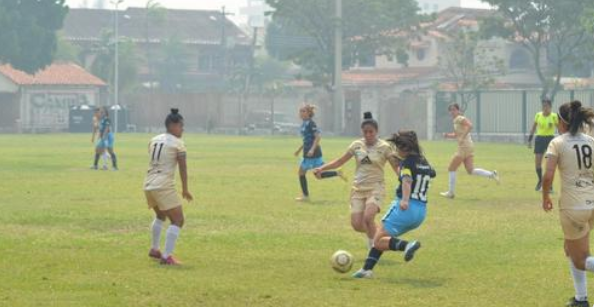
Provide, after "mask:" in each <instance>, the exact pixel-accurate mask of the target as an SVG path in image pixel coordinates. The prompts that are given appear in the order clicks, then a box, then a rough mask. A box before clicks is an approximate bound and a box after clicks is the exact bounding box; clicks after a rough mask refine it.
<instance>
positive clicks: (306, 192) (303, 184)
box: [299, 175, 309, 196]
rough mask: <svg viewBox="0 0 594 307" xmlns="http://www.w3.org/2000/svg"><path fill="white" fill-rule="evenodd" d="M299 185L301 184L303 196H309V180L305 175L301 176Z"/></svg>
mask: <svg viewBox="0 0 594 307" xmlns="http://www.w3.org/2000/svg"><path fill="white" fill-rule="evenodd" d="M299 183H300V184H301V193H303V196H309V190H308V188H307V178H306V177H305V175H303V176H299Z"/></svg>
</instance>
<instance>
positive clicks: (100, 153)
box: [93, 140, 105, 169]
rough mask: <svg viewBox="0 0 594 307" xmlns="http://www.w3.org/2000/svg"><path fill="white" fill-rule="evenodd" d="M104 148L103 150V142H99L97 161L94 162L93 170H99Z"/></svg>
mask: <svg viewBox="0 0 594 307" xmlns="http://www.w3.org/2000/svg"><path fill="white" fill-rule="evenodd" d="M104 151H105V150H104V148H103V143H102V142H101V140H99V141H98V142H97V145H96V146H95V159H94V160H93V169H99V158H101V155H102V154H103V152H104Z"/></svg>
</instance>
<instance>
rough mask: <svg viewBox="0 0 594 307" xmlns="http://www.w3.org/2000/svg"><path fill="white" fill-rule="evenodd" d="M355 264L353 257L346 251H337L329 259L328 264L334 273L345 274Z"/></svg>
mask: <svg viewBox="0 0 594 307" xmlns="http://www.w3.org/2000/svg"><path fill="white" fill-rule="evenodd" d="M353 262H355V260H354V258H353V255H351V253H349V252H347V251H343V250H339V251H336V253H334V255H332V257H331V258H330V264H331V265H332V268H333V269H334V271H336V272H338V273H346V272H348V271H350V270H351V268H352V267H353Z"/></svg>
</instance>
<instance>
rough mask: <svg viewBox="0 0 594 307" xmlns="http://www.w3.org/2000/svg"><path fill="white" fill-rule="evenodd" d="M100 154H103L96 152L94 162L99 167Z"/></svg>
mask: <svg viewBox="0 0 594 307" xmlns="http://www.w3.org/2000/svg"><path fill="white" fill-rule="evenodd" d="M100 156H101V155H100V154H98V153H96V154H95V162H93V165H94V166H95V167H97V164H99V157H100Z"/></svg>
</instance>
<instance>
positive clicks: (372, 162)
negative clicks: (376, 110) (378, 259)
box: [314, 112, 399, 248]
mask: <svg viewBox="0 0 594 307" xmlns="http://www.w3.org/2000/svg"><path fill="white" fill-rule="evenodd" d="M378 129H379V125H378V123H377V121H376V120H375V119H373V117H372V115H371V113H370V112H366V113H365V115H364V120H363V123H362V124H361V131H362V133H363V139H360V140H357V141H354V142H353V143H352V144H351V145H350V146H349V148H348V150H347V152H346V153H345V154H344V155H343V156H342V157H340V158H338V159H336V160H334V161H332V162H330V163H327V164H324V165H323V166H321V167H319V168H317V169H315V170H314V174H315V175H316V176H317V177H318V178H320V177H321V175H322V172H323V171H325V170H332V169H338V168H340V167H341V166H342V165H344V164H345V163H346V162H348V161H349V160H350V159H351V158H353V157H354V158H355V161H356V162H357V169H356V171H355V178H354V180H353V186H352V189H351V225H352V226H353V229H354V230H355V231H358V232H362V233H366V234H367V245H368V247H369V248H371V246H372V244H373V238H374V237H375V232H376V225H375V216H376V215H377V214H378V213H379V212H380V209H381V205H382V202H383V200H384V198H385V196H386V188H385V184H384V166H385V164H386V162H389V163H390V165H392V168H393V169H394V171H396V169H397V168H398V163H399V161H398V160H397V159H396V154H395V151H394V149H393V148H392V146H390V144H388V143H387V142H386V141H384V140H381V139H379V138H378V136H377V134H378Z"/></svg>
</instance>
